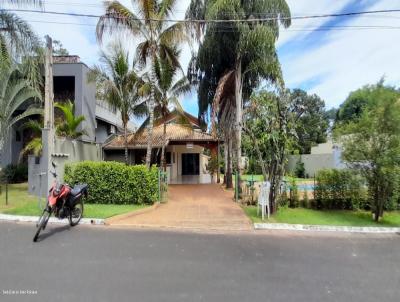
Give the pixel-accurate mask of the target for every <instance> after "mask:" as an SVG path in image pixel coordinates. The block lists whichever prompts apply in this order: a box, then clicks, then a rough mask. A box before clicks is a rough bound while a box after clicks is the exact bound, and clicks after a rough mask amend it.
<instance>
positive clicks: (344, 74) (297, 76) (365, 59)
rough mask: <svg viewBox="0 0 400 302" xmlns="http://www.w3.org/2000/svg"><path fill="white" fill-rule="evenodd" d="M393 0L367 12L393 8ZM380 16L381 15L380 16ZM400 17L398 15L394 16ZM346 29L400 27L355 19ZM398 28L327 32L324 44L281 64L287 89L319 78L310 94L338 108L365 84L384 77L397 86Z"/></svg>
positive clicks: (385, 0)
mask: <svg viewBox="0 0 400 302" xmlns="http://www.w3.org/2000/svg"><path fill="white" fill-rule="evenodd" d="M396 4H398V1H395V0H382V1H379V2H378V1H377V3H376V4H375V5H373V6H372V7H369V8H368V10H375V9H376V10H379V9H388V8H394V7H396ZM381 16H382V15H381ZM397 16H398V17H400V16H399V15H397ZM346 25H348V26H364V25H369V26H371V25H379V26H384V25H390V26H395V27H396V26H397V27H400V19H399V18H387V17H371V16H365V17H357V18H353V19H352V21H350V22H348V23H347V24H346ZM399 39H400V30H399V29H385V30H383V29H379V30H366V29H356V30H343V31H330V32H329V34H328V36H327V38H326V40H324V41H326V42H325V43H324V44H321V45H318V46H317V47H316V48H314V49H310V50H309V51H306V52H304V53H299V54H296V49H294V50H293V52H294V54H296V55H294V56H291V57H290V58H289V59H288V60H286V61H285V60H284V61H282V62H281V63H282V66H283V70H284V75H285V78H286V82H287V83H288V85H289V86H291V87H295V86H298V85H300V84H302V83H304V82H306V81H308V80H312V79H316V78H317V79H320V80H321V82H320V83H319V84H317V86H315V87H312V89H311V90H310V92H312V93H317V94H318V95H320V96H321V97H322V98H324V99H325V100H326V102H327V105H328V106H329V107H331V106H338V105H339V104H340V103H341V102H343V101H344V99H345V98H346V97H347V95H348V94H349V92H351V91H353V90H355V89H358V88H360V87H361V86H363V85H365V84H371V83H375V82H377V81H378V80H379V79H380V77H382V76H383V75H385V76H386V81H387V83H389V84H392V85H397V86H398V85H399V83H400V74H399V70H400V63H399V60H398V59H397V58H398V54H399V53H400V44H399V43H397V41H399Z"/></svg>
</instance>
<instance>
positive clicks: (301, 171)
mask: <svg viewBox="0 0 400 302" xmlns="http://www.w3.org/2000/svg"><path fill="white" fill-rule="evenodd" d="M294 174H295V175H296V177H298V178H305V177H306V169H305V167H304V163H303V162H302V161H301V157H300V158H299V160H298V161H297V163H296V166H295V168H294Z"/></svg>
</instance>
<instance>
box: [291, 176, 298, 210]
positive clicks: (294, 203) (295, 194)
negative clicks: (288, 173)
mask: <svg viewBox="0 0 400 302" xmlns="http://www.w3.org/2000/svg"><path fill="white" fill-rule="evenodd" d="M299 205H300V202H299V191H298V187H297V183H296V179H295V178H294V177H290V178H289V207H290V208H298V207H299Z"/></svg>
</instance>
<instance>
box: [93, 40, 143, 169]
mask: <svg viewBox="0 0 400 302" xmlns="http://www.w3.org/2000/svg"><path fill="white" fill-rule="evenodd" d="M100 61H101V62H102V65H101V66H94V68H93V69H92V71H91V72H90V73H89V80H90V81H96V83H97V87H98V95H99V98H100V99H103V100H105V101H106V102H107V103H108V104H110V105H111V106H112V107H114V108H116V109H117V110H118V111H119V112H120V113H121V119H122V125H123V128H124V144H125V162H126V164H129V160H128V130H127V126H128V122H129V119H130V118H131V116H132V115H135V116H138V117H142V116H144V115H146V113H147V108H146V104H145V103H144V102H143V100H142V98H141V97H140V95H139V92H138V91H139V89H140V85H141V79H140V78H139V76H138V75H137V73H136V71H135V70H134V69H133V68H131V67H130V66H131V65H130V64H129V53H128V52H126V51H124V49H123V48H122V46H121V44H112V45H111V47H110V50H109V53H105V52H101V56H100Z"/></svg>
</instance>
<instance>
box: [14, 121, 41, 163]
mask: <svg viewBox="0 0 400 302" xmlns="http://www.w3.org/2000/svg"><path fill="white" fill-rule="evenodd" d="M22 128H23V129H30V130H31V131H32V139H31V140H30V141H29V143H27V144H26V146H25V147H24V148H23V149H22V150H21V153H20V155H19V160H21V159H22V158H23V157H24V156H25V155H28V154H33V155H35V156H40V155H41V154H42V150H43V144H42V128H43V123H42V122H40V121H37V120H29V121H27V122H26V123H25V124H24V125H23V126H22Z"/></svg>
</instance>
